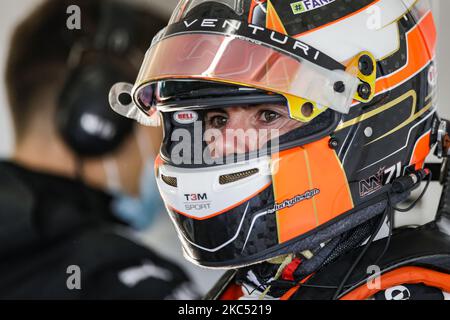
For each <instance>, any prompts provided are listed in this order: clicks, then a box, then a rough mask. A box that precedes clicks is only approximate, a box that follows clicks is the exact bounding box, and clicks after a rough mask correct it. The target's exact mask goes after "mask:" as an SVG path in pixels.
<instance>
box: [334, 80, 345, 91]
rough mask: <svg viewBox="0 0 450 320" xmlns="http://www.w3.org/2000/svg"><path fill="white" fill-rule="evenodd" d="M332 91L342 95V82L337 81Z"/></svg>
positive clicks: (343, 89) (343, 88)
mask: <svg viewBox="0 0 450 320" xmlns="http://www.w3.org/2000/svg"><path fill="white" fill-rule="evenodd" d="M333 88H334V91H336V92H338V93H344V92H345V84H344V82H343V81H338V82H335V83H334V87H333Z"/></svg>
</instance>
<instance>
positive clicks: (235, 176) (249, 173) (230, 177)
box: [219, 169, 259, 185]
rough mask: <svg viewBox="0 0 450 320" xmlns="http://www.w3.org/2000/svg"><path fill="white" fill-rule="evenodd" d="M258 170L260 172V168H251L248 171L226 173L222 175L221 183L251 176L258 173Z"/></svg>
mask: <svg viewBox="0 0 450 320" xmlns="http://www.w3.org/2000/svg"><path fill="white" fill-rule="evenodd" d="M258 172H259V169H251V170H247V171H242V172H237V173H232V174H226V175H223V176H220V178H219V183H220V184H222V185H224V184H229V183H233V182H236V181H239V180H242V179H245V178H248V177H251V176H253V175H255V174H257V173H258Z"/></svg>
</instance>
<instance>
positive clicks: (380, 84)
mask: <svg viewBox="0 0 450 320" xmlns="http://www.w3.org/2000/svg"><path fill="white" fill-rule="evenodd" d="M407 45H408V62H407V65H406V66H405V67H403V68H402V69H400V70H398V71H397V72H395V73H393V74H391V75H389V76H387V77H385V78H380V79H378V80H377V83H376V92H377V93H381V92H384V91H386V90H389V89H390V88H393V87H396V86H397V85H399V84H401V83H403V82H404V81H405V80H406V79H409V78H410V77H412V76H414V75H415V74H416V73H417V72H419V71H420V70H422V69H423V68H424V67H425V66H426V65H427V64H428V63H429V62H430V61H431V60H432V59H433V57H434V53H435V48H436V28H435V26H434V19H433V14H432V13H431V11H430V12H429V13H427V14H426V15H425V16H424V17H423V19H422V20H421V21H420V22H419V23H418V24H417V25H416V26H415V27H414V28H413V29H411V30H410V31H409V33H408V34H407ZM424 49H425V50H427V49H428V50H429V54H423V51H424Z"/></svg>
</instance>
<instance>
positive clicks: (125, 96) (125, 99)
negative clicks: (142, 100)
mask: <svg viewBox="0 0 450 320" xmlns="http://www.w3.org/2000/svg"><path fill="white" fill-rule="evenodd" d="M118 100H119V103H120V104H121V105H123V106H128V105H129V104H131V102H133V100H132V99H131V96H130V94H129V93H127V92H122V93H121V94H119V97H118Z"/></svg>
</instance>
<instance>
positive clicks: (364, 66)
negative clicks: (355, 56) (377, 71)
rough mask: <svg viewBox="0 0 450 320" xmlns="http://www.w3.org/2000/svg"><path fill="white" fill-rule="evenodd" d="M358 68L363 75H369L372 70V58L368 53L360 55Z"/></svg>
mask: <svg viewBox="0 0 450 320" xmlns="http://www.w3.org/2000/svg"><path fill="white" fill-rule="evenodd" d="M358 68H359V71H361V73H362V74H363V75H365V76H366V77H368V76H370V75H371V74H372V73H373V71H374V65H373V61H372V59H371V58H370V57H369V56H368V55H363V56H361V58H359V63H358Z"/></svg>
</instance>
